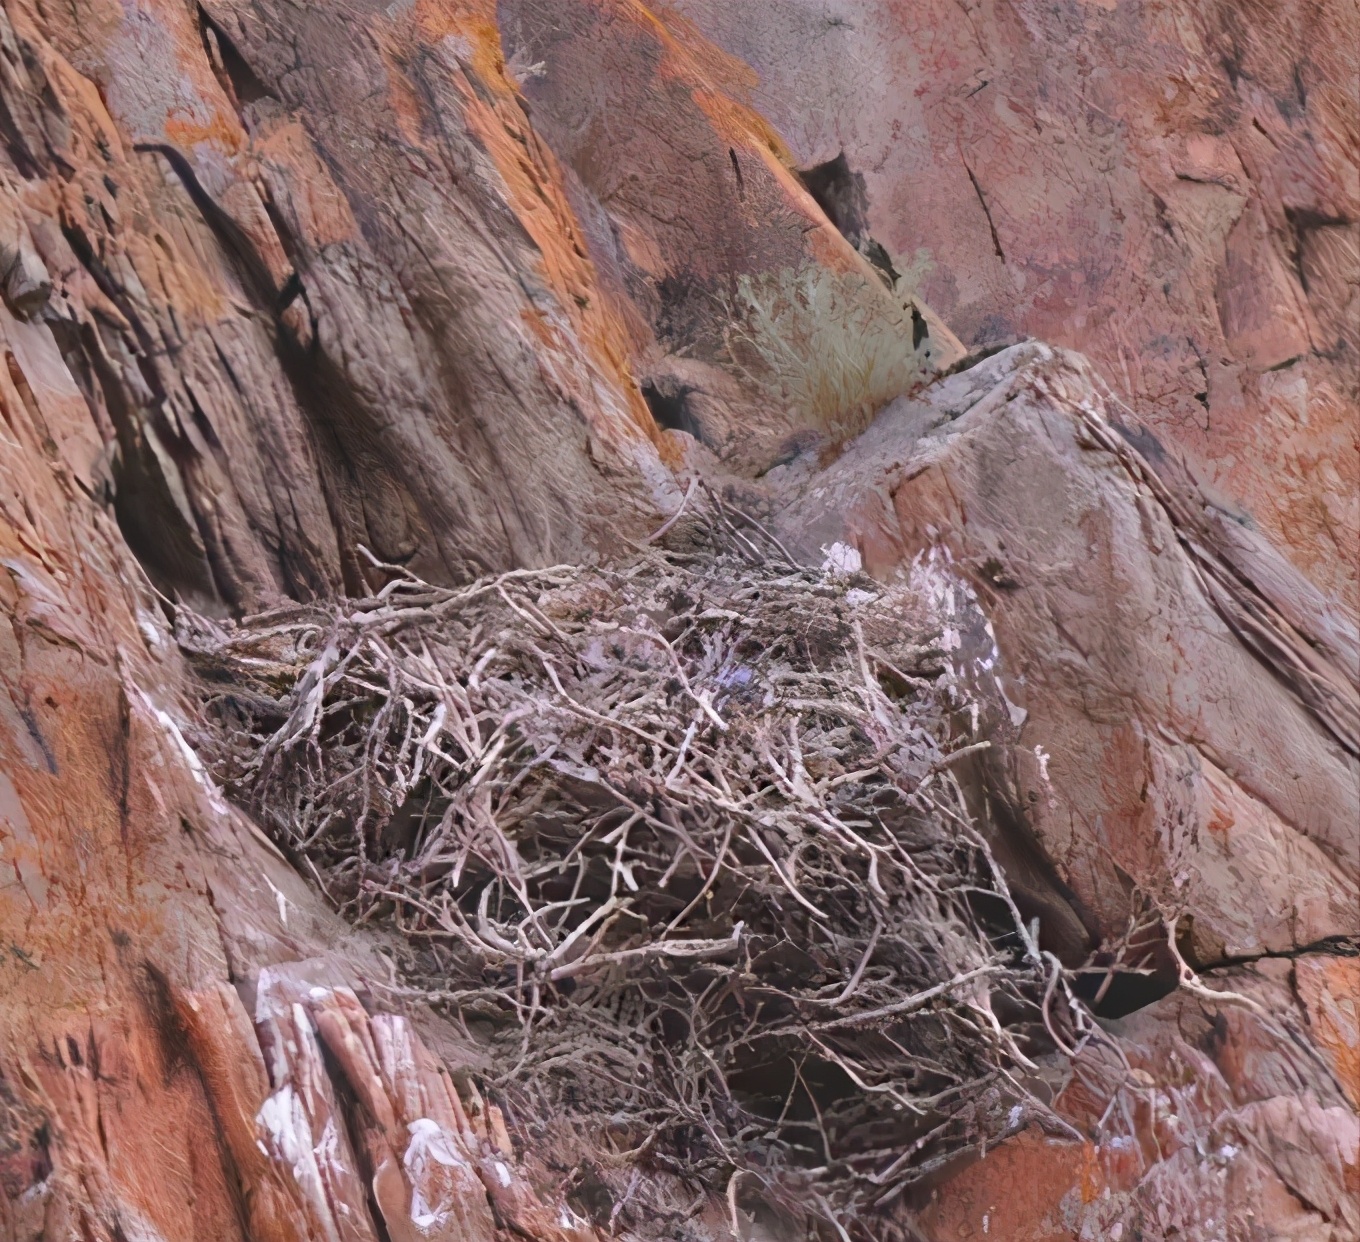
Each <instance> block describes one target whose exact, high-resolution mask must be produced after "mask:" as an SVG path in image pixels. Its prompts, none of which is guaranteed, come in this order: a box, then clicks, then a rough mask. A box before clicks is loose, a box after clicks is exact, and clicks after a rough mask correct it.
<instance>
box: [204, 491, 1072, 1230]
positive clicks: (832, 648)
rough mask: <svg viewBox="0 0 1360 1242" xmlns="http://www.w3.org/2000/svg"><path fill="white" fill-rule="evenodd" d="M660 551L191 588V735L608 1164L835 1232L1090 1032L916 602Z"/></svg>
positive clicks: (835, 580) (1012, 1107) (1009, 1100)
mask: <svg viewBox="0 0 1360 1242" xmlns="http://www.w3.org/2000/svg"><path fill="white" fill-rule="evenodd" d="M677 535H679V536H681V537H679V538H677ZM671 544H672V550H669V551H665V550H662V549H659V548H655V547H648V548H646V549H642V550H640V551H639V553H638V555H637V556H636V558H635V559H634V560H632V561H631V562H630V563H628V564H625V565H622V566H619V567H614V568H592V567H572V566H558V567H554V568H550V569H543V570H524V571H517V572H513V573H507V574H502V575H499V576H496V577H492V578H487V579H483V580H481V581H478V582H475V583H472V584H471V585H468V586H464V587H458V588H440V587H434V586H431V585H429V584H427V583H425V582H422V581H420V580H418V579H416V578H414V577H412V576H411V575H409V574H407V573H405V572H404V571H401V570H399V569H396V568H395V567H390V566H389V567H386V569H387V571H388V573H389V579H390V580H389V581H388V582H387V584H386V585H385V586H384V587H383V588H382V589H381V590H380V591H378V592H377V593H376V594H373V595H371V596H369V597H366V598H362V599H350V600H342V601H338V602H331V603H316V604H308V605H298V604H290V605H288V606H286V607H281V608H278V609H275V610H273V611H270V612H267V613H264V614H261V615H259V616H254V617H249V618H246V619H244V620H242V621H240V622H236V623H231V622H227V623H223V622H218V621H211V620H208V619H206V618H203V617H198V616H195V615H194V614H192V613H190V612H188V611H187V610H183V609H181V610H180V612H179V616H178V629H179V638H180V642H181V645H182V646H183V648H184V649H185V650H186V651H187V652H188V653H189V654H190V656H191V658H192V660H193V662H194V664H195V666H196V668H197V671H198V673H199V676H200V678H201V683H202V686H203V690H204V698H203V711H202V721H201V729H200V732H199V736H198V738H197V739H196V740H197V744H198V745H199V747H200V749H201V751H202V753H203V755H204V758H205V759H206V761H207V762H208V763H209V765H210V767H211V769H212V770H213V771H214V773H215V774H216V776H217V778H218V780H219V781H220V782H221V783H222V785H223V787H224V788H225V790H226V791H227V792H228V793H229V794H230V796H231V797H233V798H234V799H235V800H236V801H237V803H238V804H240V805H241V806H243V807H244V808H246V809H248V810H249V811H250V813H251V814H253V815H254V816H255V817H256V818H257V819H258V821H259V822H260V823H262V824H263V825H264V826H265V827H266V829H267V830H268V831H269V832H270V833H271V834H272V836H273V838H274V839H275V840H276V841H277V842H278V843H279V844H280V845H281V846H282V847H283V848H284V849H285V850H286V851H287V852H288V853H289V855H290V857H291V858H292V859H293V860H294V861H295V862H296V863H297V865H299V867H301V868H302V869H303V870H304V871H305V872H307V873H309V874H310V875H311V876H313V877H314V879H315V881H316V882H317V883H318V884H319V885H320V886H321V888H322V889H323V891H324V892H325V893H326V894H327V896H328V897H329V899H330V900H331V901H332V902H333V903H334V904H335V905H336V906H337V907H338V908H339V909H340V910H341V911H343V912H344V913H345V914H346V915H347V916H348V917H350V918H351V919H353V920H355V921H356V922H360V923H365V922H367V923H371V922H374V921H379V922H382V923H384V924H386V925H388V926H390V927H392V928H395V929H397V930H399V932H400V933H401V936H402V938H403V943H404V944H405V945H406V946H407V948H408V952H407V955H406V959H405V961H404V963H403V969H404V973H405V976H406V981H407V982H408V984H409V985H410V986H411V987H412V988H413V989H414V990H415V991H416V992H417V993H418V994H419V995H420V996H422V997H423V998H424V999H425V1000H427V1001H429V1002H430V1003H432V1004H434V1005H436V1006H439V1007H442V1008H444V1009H445V1010H447V1011H448V1012H450V1013H452V1014H454V1015H455V1016H456V1017H457V1018H458V1020H460V1021H461V1022H462V1023H463V1024H464V1025H465V1027H466V1028H467V1029H468V1031H469V1032H470V1033H472V1034H475V1036H476V1037H477V1038H478V1039H479V1040H481V1041H484V1042H486V1043H488V1044H489V1045H490V1046H491V1048H492V1050H493V1058H492V1059H493V1063H494V1064H495V1065H496V1066H497V1067H498V1069H499V1070H500V1072H499V1074H498V1076H497V1077H496V1078H495V1079H494V1080H493V1081H491V1082H489V1083H487V1084H485V1085H486V1086H487V1087H488V1089H490V1090H492V1091H498V1092H500V1093H501V1094H502V1098H504V1099H506V1100H507V1101H509V1102H510V1103H512V1104H513V1101H514V1100H515V1099H516V1098H520V1099H524V1098H526V1097H530V1096H531V1097H533V1099H534V1101H535V1108H536V1109H537V1111H538V1112H539V1113H540V1114H542V1113H543V1111H544V1109H545V1108H546V1109H548V1110H549V1111H551V1112H552V1114H553V1115H555V1116H557V1117H569V1118H572V1119H573V1123H574V1124H582V1125H583V1126H584V1128H585V1129H586V1130H588V1131H589V1132H590V1133H591V1134H592V1135H593V1136H594V1139H593V1141H594V1142H595V1143H596V1144H597V1146H599V1147H600V1149H601V1150H607V1151H609V1152H613V1153H616V1154H622V1155H624V1156H626V1157H627V1159H626V1161H620V1160H615V1161H613V1162H612V1164H611V1167H614V1168H624V1166H625V1165H626V1166H627V1168H628V1169H632V1170H636V1169H638V1168H644V1169H645V1168H651V1169H655V1170H657V1171H658V1172H660V1171H665V1172H666V1173H667V1174H669V1175H671V1177H670V1182H671V1184H681V1185H685V1186H689V1187H692V1188H697V1189H698V1190H699V1191H701V1192H702V1191H703V1190H704V1188H708V1189H709V1190H710V1191H723V1190H724V1189H725V1190H726V1191H727V1192H728V1193H729V1194H730V1193H732V1192H733V1188H734V1186H735V1185H736V1184H737V1183H738V1182H739V1183H740V1185H741V1187H743V1188H744V1189H745V1188H750V1187H758V1188H759V1190H760V1193H761V1194H762V1196H764V1198H765V1201H767V1202H770V1203H774V1204H776V1205H779V1204H782V1205H785V1206H786V1207H787V1208H788V1210H790V1211H797V1212H798V1213H799V1214H805V1213H807V1212H808V1211H809V1205H811V1211H812V1213H813V1215H816V1216H819V1217H820V1218H821V1219H822V1220H823V1221H824V1222H825V1223H826V1226H827V1227H828V1228H829V1229H831V1231H832V1232H831V1234H830V1235H829V1236H847V1237H848V1236H851V1233H853V1232H854V1231H856V1230H859V1229H862V1228H864V1227H865V1222H867V1221H870V1220H872V1219H874V1218H875V1217H876V1216H879V1215H881V1213H882V1212H883V1210H884V1209H885V1208H887V1207H888V1206H889V1205H891V1204H892V1203H894V1201H895V1200H897V1199H898V1198H899V1196H901V1195H902V1193H903V1191H904V1190H906V1189H907V1188H909V1187H910V1186H911V1185H912V1184H913V1183H915V1182H917V1181H918V1180H919V1179H921V1178H923V1177H926V1176H928V1175H929V1174H930V1173H931V1172H932V1171H933V1170H936V1169H939V1168H940V1167H942V1166H943V1165H944V1164H946V1163H947V1162H949V1161H951V1160H952V1159H954V1158H955V1157H956V1156H957V1154H958V1152H959V1151H960V1150H961V1149H963V1148H967V1147H970V1146H972V1147H977V1146H979V1145H982V1146H983V1147H984V1148H985V1146H986V1145H987V1144H988V1143H990V1142H993V1141H995V1140H997V1139H999V1138H1000V1137H1002V1136H1003V1135H1004V1134H1006V1133H1009V1132H1013V1131H1014V1130H1016V1129H1018V1128H1020V1127H1021V1126H1023V1125H1026V1124H1029V1123H1030V1122H1032V1121H1034V1120H1036V1119H1037V1120H1040V1121H1041V1122H1042V1123H1044V1124H1058V1123H1057V1121H1056V1119H1055V1118H1054V1117H1053V1116H1052V1114H1051V1113H1050V1112H1049V1111H1048V1109H1047V1107H1046V1105H1045V1104H1044V1103H1043V1102H1042V1100H1041V1099H1040V1098H1039V1097H1038V1095H1036V1089H1035V1083H1036V1081H1037V1079H1036V1075H1037V1074H1038V1073H1039V1063H1040V1062H1045V1061H1047V1062H1049V1063H1051V1062H1052V1061H1054V1060H1055V1059H1059V1060H1061V1059H1062V1058H1063V1056H1064V1055H1065V1054H1066V1053H1068V1052H1070V1051H1071V1050H1072V1048H1073V1047H1074V1046H1076V1045H1079V1044H1080V1043H1081V1042H1082V1041H1084V1040H1087V1039H1089V1038H1090V1036H1091V1034H1092V1032H1093V1029H1094V1028H1093V1027H1092V1026H1091V1024H1090V1022H1089V1019H1087V1018H1086V1016H1085V1011H1084V1010H1083V1009H1082V1007H1081V1005H1080V1004H1079V1003H1078V1002H1077V1001H1076V1000H1075V999H1074V998H1073V996H1072V995H1071V993H1070V991H1069V990H1068V978H1067V977H1066V976H1065V975H1064V973H1063V971H1062V970H1061V968H1060V966H1059V964H1058V962H1057V961H1056V959H1053V958H1052V957H1051V955H1049V954H1045V953H1043V952H1041V951H1040V949H1039V948H1038V945H1037V937H1036V935H1035V932H1034V929H1033V928H1032V927H1028V926H1026V924H1025V922H1024V920H1023V919H1022V918H1021V916H1020V914H1019V912H1018V911H1017V909H1016V906H1015V903H1014V902H1013V901H1012V899H1011V897H1010V894H1009V892H1008V890H1007V887H1006V883H1005V879H1004V877H1003V876H1002V874H1001V873H1000V870H999V869H998V867H997V866H996V864H995V861H994V859H993V857H992V854H991V851H990V849H989V847H988V844H987V840H986V837H985V835H984V833H983V832H981V831H980V830H979V828H978V827H977V826H976V825H975V824H974V823H973V822H972V820H971V819H970V817H969V814H968V811H967V808H966V805H965V801H964V798H963V795H962V791H961V790H960V788H959V785H958V783H957V780H956V778H955V774H954V770H953V766H952V765H953V764H954V762H955V761H956V760H957V759H958V758H959V757H960V756H961V755H964V754H967V753H971V752H973V751H975V750H976V749H977V748H979V747H982V746H986V745H988V743H987V742H986V741H979V740H978V739H977V738H976V737H974V736H973V735H972V734H971V733H970V725H969V721H970V720H975V719H976V713H971V714H970V712H969V710H968V708H969V704H968V702H967V700H966V695H965V693H964V691H963V690H962V688H961V686H960V684H959V682H958V680H957V679H956V678H955V677H954V676H953V675H952V673H951V670H950V664H949V661H948V660H947V659H946V658H945V653H944V650H943V649H942V645H941V644H942V633H941V623H940V618H939V617H938V616H937V615H936V614H935V612H934V611H933V610H932V607H931V605H930V602H929V600H928V599H927V598H926V597H925V596H924V595H923V594H922V593H921V592H919V591H915V590H913V589H912V588H911V586H910V585H909V584H906V583H899V584H897V585H892V586H884V585H883V584H881V583H874V582H870V581H869V580H867V579H863V578H861V577H858V576H856V575H855V574H854V573H850V574H846V573H843V572H835V571H834V570H814V569H808V568H805V567H800V566H798V565H796V564H794V563H793V561H792V560H791V559H790V558H789V557H788V556H787V555H786V554H785V553H784V552H783V550H782V549H781V548H779V547H778V546H777V545H776V544H774V543H773V541H772V540H771V539H770V538H769V537H768V536H764V535H763V534H762V533H761V532H760V531H759V529H758V528H756V527H755V526H754V524H750V525H748V526H746V527H743V526H742V525H741V524H740V523H738V522H736V521H734V520H732V518H731V517H730V516H729V515H727V514H725V513H724V512H723V511H722V509H721V506H717V507H716V508H714V509H713V510H712V511H711V512H710V514H709V516H708V517H706V518H704V519H703V520H701V521H696V523H695V524H692V526H691V528H690V529H689V530H688V533H687V534H686V533H685V531H684V530H683V529H682V530H681V531H678V532H671ZM619 1176H620V1177H622V1179H623V1182H626V1183H627V1184H628V1187H629V1189H628V1191H627V1194H628V1197H629V1198H630V1199H632V1200H633V1201H634V1207H635V1209H636V1210H637V1211H638V1213H639V1219H645V1217H646V1213H645V1212H643V1211H642V1208H643V1207H644V1206H645V1203H644V1200H645V1199H646V1192H645V1189H644V1190H639V1188H638V1179H637V1177H636V1176H633V1177H632V1178H631V1179H630V1178H629V1177H628V1176H626V1173H620V1174H619ZM677 1179H678V1181H677ZM606 1180H607V1178H606ZM644 1182H645V1179H644ZM658 1184H659V1183H658ZM658 1193H659V1192H658ZM607 1199H608V1202H610V1203H613V1204H615V1205H617V1204H618V1203H619V1202H620V1193H618V1192H616V1193H614V1194H612V1196H607ZM653 1206H654V1207H656V1206H657V1205H653ZM617 1215H618V1208H617V1206H616V1207H615V1208H614V1209H612V1211H611V1219H610V1222H609V1223H610V1224H611V1225H612V1224H613V1223H614V1218H615V1217H617ZM665 1228H666V1229H667V1230H669V1231H670V1232H669V1236H681V1234H680V1233H679V1232H677V1228H678V1226H677V1225H676V1223H675V1222H674V1221H673V1220H672V1221H671V1223H670V1224H668V1225H666V1226H665Z"/></svg>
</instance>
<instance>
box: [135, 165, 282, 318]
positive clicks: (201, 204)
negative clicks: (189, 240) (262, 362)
mask: <svg viewBox="0 0 1360 1242" xmlns="http://www.w3.org/2000/svg"><path fill="white" fill-rule="evenodd" d="M132 149H133V150H134V151H137V152H140V153H142V154H157V155H160V156H161V157H162V158H163V159H164V160H165V162H166V163H167V164H169V165H170V167H171V169H173V170H174V173H175V175H176V176H177V177H178V178H179V180H180V183H181V184H182V185H183V186H184V189H185V191H186V193H187V194H188V195H189V197H190V198H191V199H192V200H193V203H194V206H195V207H197V208H198V210H199V212H200V213H201V214H202V216H203V220H204V223H206V224H207V226H208V227H209V228H210V229H211V230H212V231H213V233H214V235H215V236H216V237H217V239H218V241H219V242H221V243H222V246H223V248H224V249H225V251H226V253H227V257H228V259H229V260H230V261H231V262H232V264H233V265H234V266H235V268H236V270H237V275H238V276H239V278H240V280H241V286H242V288H243V289H244V291H245V293H246V296H247V297H249V298H250V299H251V301H252V302H254V303H255V305H256V307H257V308H259V309H260V310H262V311H272V310H273V307H274V305H275V304H276V303H277V301H278V298H279V289H278V287H277V286H276V285H275V284H274V277H273V274H272V273H271V272H270V271H269V268H268V267H267V266H266V264H265V262H264V260H263V259H262V258H261V257H260V254H259V251H258V250H257V249H256V248H255V243H254V242H252V241H251V240H250V237H249V235H248V234H247V233H246V231H245V230H244V229H243V228H242V227H241V226H240V225H239V224H237V223H236V221H235V220H234V219H233V218H232V217H231V216H230V215H229V214H228V213H227V212H226V211H224V210H223V209H222V208H221V207H219V206H218V205H217V203H216V202H215V201H214V200H213V198H212V196H211V195H210V194H209V193H208V192H207V191H206V190H205V189H204V188H203V187H202V185H200V184H199V180H198V175H197V174H196V173H195V172H194V170H193V166H192V165H191V164H190V163H189V161H188V160H187V159H186V158H185V157H184V156H183V155H182V154H181V153H180V152H179V151H177V150H176V149H175V148H174V147H172V146H170V145H169V144H168V143H164V142H139V143H136V144H135V145H134V146H133V148H132Z"/></svg>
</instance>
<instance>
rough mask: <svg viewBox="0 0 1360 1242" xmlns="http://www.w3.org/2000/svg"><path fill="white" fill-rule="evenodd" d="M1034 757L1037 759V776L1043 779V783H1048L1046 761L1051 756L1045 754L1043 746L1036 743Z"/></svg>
mask: <svg viewBox="0 0 1360 1242" xmlns="http://www.w3.org/2000/svg"><path fill="white" fill-rule="evenodd" d="M1034 757H1035V758H1036V759H1037V760H1038V761H1039V776H1040V777H1041V779H1042V780H1043V782H1044V784H1045V785H1047V784H1048V783H1049V779H1048V761H1049V759H1051V758H1052V756H1051V755H1046V754H1045V753H1044V748H1043V747H1042V746H1037V745H1036V746H1035V748H1034Z"/></svg>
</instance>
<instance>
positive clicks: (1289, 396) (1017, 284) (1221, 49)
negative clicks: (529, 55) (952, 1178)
mask: <svg viewBox="0 0 1360 1242" xmlns="http://www.w3.org/2000/svg"><path fill="white" fill-rule="evenodd" d="M667 7H668V9H669V10H671V11H672V12H675V13H676V14H677V17H678V18H681V19H688V20H690V21H692V22H693V23H694V24H695V25H696V26H697V27H698V29H700V30H702V31H703V33H704V34H706V35H707V36H708V37H709V38H711V39H713V40H715V41H716V42H717V43H718V44H719V45H720V46H722V47H724V48H726V49H727V50H728V51H729V52H731V53H732V54H733V55H735V56H739V57H741V58H742V59H743V60H745V61H746V62H747V63H749V64H750V65H751V66H752V67H753V68H754V69H755V71H756V73H757V75H758V77H759V84H758V86H757V87H756V89H755V92H754V94H753V96H752V98H753V100H754V102H755V103H756V106H757V107H759V108H760V109H761V110H762V111H763V112H764V113H765V114H766V115H767V116H769V118H770V119H771V121H772V122H773V123H774V125H775V126H776V127H777V128H778V129H779V131H780V132H781V133H782V134H783V135H784V137H785V138H786V140H787V141H788V143H789V145H790V148H791V149H792V151H793V153H794V156H795V158H796V159H797V160H798V163H799V165H800V166H801V167H805V168H814V167H817V166H821V165H824V164H826V163H827V162H829V161H833V160H835V159H837V157H838V156H841V155H843V156H844V160H845V165H846V169H847V171H848V173H849V174H850V175H852V176H854V177H858V178H861V179H862V185H863V189H864V193H865V198H866V200H867V202H866V208H865V219H866V225H867V228H868V231H869V232H871V233H872V234H873V235H874V236H875V237H876V238H877V239H878V240H879V241H880V242H881V243H882V244H883V245H885V246H886V247H887V248H888V249H889V250H890V251H891V252H892V253H893V254H894V255H895V256H898V257H899V261H900V265H901V266H903V267H904V268H907V269H908V270H911V271H912V272H913V274H914V278H915V279H916V280H918V282H919V287H920V290H921V292H922V294H923V296H924V297H925V299H926V300H927V301H928V302H930V303H931V304H932V305H933V306H935V308H936V309H937V310H938V311H940V312H941V313H942V314H943V315H944V317H945V318H946V319H947V320H948V322H949V323H950V325H951V327H953V329H954V330H955V331H956V332H957V333H958V334H959V336H960V337H962V338H963V340H964V341H965V343H967V344H968V345H970V346H986V345H991V344H998V343H1006V342H1009V341H1012V340H1015V339H1017V338H1018V337H1022V336H1032V337H1038V338H1040V339H1043V340H1046V341H1051V342H1052V343H1054V344H1056V345H1063V346H1066V347H1068V348H1071V349H1077V350H1080V351H1081V352H1083V353H1085V354H1088V355H1089V356H1090V357H1091V359H1092V360H1093V361H1094V362H1095V363H1096V365H1097V366H1098V367H1099V369H1100V371H1101V372H1102V374H1103V375H1104V377H1105V378H1106V380H1107V381H1108V382H1109V383H1111V384H1112V385H1114V386H1115V387H1116V389H1117V390H1118V391H1119V392H1120V394H1121V395H1122V396H1123V397H1124V399H1125V400H1128V401H1130V402H1132V403H1133V404H1134V405H1135V406H1136V407H1137V408H1138V410H1139V411H1140V413H1141V415H1142V416H1143V418H1144V419H1145V420H1146V421H1147V423H1148V425H1149V427H1151V428H1152V430H1153V431H1154V432H1155V433H1156V434H1157V435H1158V436H1159V437H1161V438H1162V439H1164V440H1166V441H1167V442H1168V443H1169V444H1172V445H1174V446H1176V447H1177V448H1178V449H1179V450H1180V451H1181V452H1183V453H1185V454H1186V455H1188V457H1189V458H1190V460H1191V462H1192V463H1193V465H1194V467H1195V471H1196V474H1197V476H1198V477H1199V478H1200V480H1201V482H1202V483H1203V484H1204V485H1205V486H1206V487H1207V488H1208V489H1209V491H1210V494H1211V495H1212V496H1213V497H1214V498H1215V499H1216V500H1218V501H1219V502H1220V503H1222V504H1225V505H1226V506H1228V507H1229V508H1231V509H1234V510H1236V511H1238V512H1240V513H1241V514H1244V515H1249V517H1250V518H1251V520H1253V521H1254V522H1256V523H1258V524H1259V525H1260V528H1261V529H1262V530H1263V531H1265V532H1266V533H1267V535H1268V536H1269V537H1270V539H1271V540H1272V541H1273V542H1274V543H1275V544H1276V546H1278V547H1280V548H1281V549H1282V550H1284V551H1285V552H1286V554H1287V555H1289V556H1290V557H1291V559H1293V561H1294V563H1295V564H1296V565H1297V566H1298V567H1299V568H1300V569H1302V570H1303V571H1304V573H1305V574H1306V575H1307V576H1308V577H1310V578H1311V579H1312V580H1313V581H1314V582H1315V583H1317V584H1318V585H1319V586H1320V587H1321V588H1323V589H1324V590H1325V591H1327V592H1328V593H1329V594H1330V595H1334V596H1336V597H1338V598H1344V599H1346V600H1347V601H1348V602H1349V603H1350V605H1351V607H1355V606H1356V603H1357V580H1356V572H1355V570H1356V560H1355V547H1356V543H1357V541H1360V506H1357V501H1356V497H1357V495H1360V443H1358V442H1357V439H1356V416H1355V410H1356V402H1357V396H1358V393H1357V374H1358V372H1357V367H1358V366H1360V353H1357V350H1358V348H1360V340H1358V339H1357V327H1356V325H1357V324H1358V323H1360V303H1358V302H1357V300H1356V299H1357V292H1358V291H1360V165H1358V164H1357V156H1356V152H1357V150H1360V145H1357V135H1358V134H1360V109H1358V108H1357V101H1356V93H1355V89H1354V84H1355V81H1356V78H1357V75H1360V50H1358V49H1360V13H1358V12H1357V10H1356V7H1355V5H1354V4H1351V3H1349V2H1348V0H1337V2H1336V3H1331V2H1324V3H1315V2H1313V0H1289V2H1287V3H1269V4H1265V3H1249V4H1241V3H1234V2H1232V0H1221V2H1220V0H1194V2H1193V3H1189V4H1142V3H1128V2H1126V0H1073V2H1072V3H1065V4H1048V3H1039V2H1038V0H1033V2H1031V0H1022V2H1021V3H1004V4H1003V3H994V2H993V0H929V2H927V3H921V4H891V3H884V2H883V0H788V2H787V3H781V4H768V3H765V2H764V0H671V3H670V4H669V5H668V6H667Z"/></svg>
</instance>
